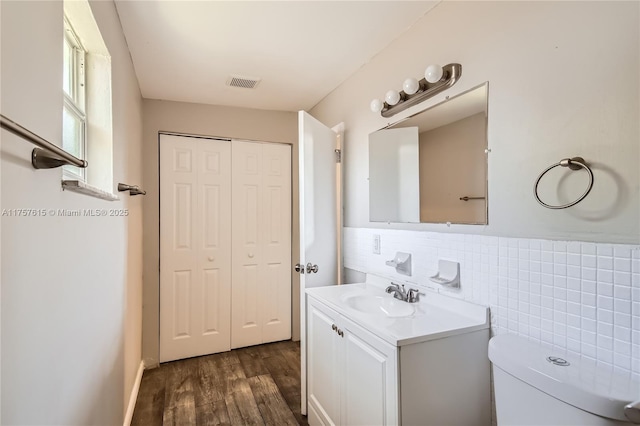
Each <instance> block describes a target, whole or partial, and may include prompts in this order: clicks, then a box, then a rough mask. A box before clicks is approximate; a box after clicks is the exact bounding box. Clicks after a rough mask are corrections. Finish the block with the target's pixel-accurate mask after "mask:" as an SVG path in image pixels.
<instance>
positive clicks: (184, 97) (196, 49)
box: [116, 0, 438, 111]
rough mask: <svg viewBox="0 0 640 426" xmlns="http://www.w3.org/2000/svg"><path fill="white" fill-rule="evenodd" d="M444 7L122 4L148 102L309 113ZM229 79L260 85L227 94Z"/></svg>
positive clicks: (133, 0)
mask: <svg viewBox="0 0 640 426" xmlns="http://www.w3.org/2000/svg"><path fill="white" fill-rule="evenodd" d="M437 3H438V1H253V2H251V1H184V0H182V1H180V0H174V1H160V0H152V1H140V0H116V7H117V10H118V14H119V15H120V20H121V22H122V27H123V30H124V34H125V37H126V39H127V43H128V45H129V49H130V51H131V56H132V58H133V64H134V67H135V70H136V74H137V76H138V81H139V83H140V89H141V91H142V96H143V97H145V98H150V99H165V100H174V101H183V102H196V103H205V104H214V105H230V106H239V107H248V108H259V109H268V110H282V111H296V110H299V109H305V110H308V109H310V108H312V107H313V106H314V105H316V104H317V103H318V102H320V100H322V98H324V97H325V96H326V95H328V94H329V93H330V92H331V91H332V90H333V89H335V88H336V87H337V86H338V85H340V83H342V82H343V81H345V80H346V79H347V78H348V77H349V76H351V75H352V74H354V73H355V72H356V71H357V70H358V69H359V68H360V67H361V66H362V65H364V64H365V63H367V62H368V61H369V60H370V59H371V58H372V57H373V56H375V55H376V54H377V53H378V52H380V51H381V50H382V49H384V47H386V46H387V45H388V44H389V43H390V42H391V41H392V40H394V39H395V38H397V37H398V36H399V35H401V34H402V33H403V32H405V31H406V30H407V29H408V28H409V27H410V26H411V25H412V24H413V23H415V22H416V21H417V20H418V19H420V18H421V17H422V16H423V15H424V14H425V13H426V12H428V11H429V10H430V9H431V8H433V7H434V6H435V5H436V4H437ZM231 74H238V75H241V76H246V77H258V78H261V79H262V81H261V82H260V83H259V84H258V85H257V87H256V88H255V89H243V88H236V87H230V86H227V85H226V81H227V79H228V77H229V75H231Z"/></svg>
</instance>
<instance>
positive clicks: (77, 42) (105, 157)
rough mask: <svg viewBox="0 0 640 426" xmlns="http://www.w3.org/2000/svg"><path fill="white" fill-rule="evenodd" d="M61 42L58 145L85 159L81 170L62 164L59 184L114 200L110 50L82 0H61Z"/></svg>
mask: <svg viewBox="0 0 640 426" xmlns="http://www.w3.org/2000/svg"><path fill="white" fill-rule="evenodd" d="M61 24H62V22H61ZM62 42H63V52H64V53H63V55H64V65H63V79H62V88H63V93H64V98H63V104H62V105H61V107H62V108H61V110H62V147H63V149H65V150H66V151H68V152H70V153H71V154H73V155H75V156H76V157H79V158H82V159H84V160H86V161H87V162H88V163H89V166H88V167H87V168H84V169H83V168H80V167H75V166H65V167H64V168H63V173H62V180H63V182H62V187H63V188H65V189H69V190H75V189H73V188H82V191H79V190H78V192H82V193H84V194H88V195H92V196H96V197H98V198H105V199H117V196H116V195H114V189H115V188H114V182H113V125H112V110H111V100H112V96H111V55H110V54H109V49H108V48H107V46H106V44H105V42H104V39H103V38H102V34H101V33H100V29H99V28H98V25H97V23H96V20H95V18H94V16H93V12H92V10H91V5H90V4H89V1H88V0H64V39H63V40H62ZM105 193H106V194H107V195H108V196H105Z"/></svg>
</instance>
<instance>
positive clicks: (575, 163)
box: [533, 157, 593, 209]
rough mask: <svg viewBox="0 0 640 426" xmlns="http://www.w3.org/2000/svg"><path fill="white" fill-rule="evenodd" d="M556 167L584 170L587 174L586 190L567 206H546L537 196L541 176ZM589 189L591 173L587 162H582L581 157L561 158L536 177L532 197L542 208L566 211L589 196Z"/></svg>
mask: <svg viewBox="0 0 640 426" xmlns="http://www.w3.org/2000/svg"><path fill="white" fill-rule="evenodd" d="M558 166H560V167H568V168H569V169H571V170H580V169H585V170H586V171H587V173H589V184H588V186H587V190H586V191H584V192H583V193H582V195H581V196H580V197H578V199H577V200H575V201H572V202H570V203H567V204H562V205H560V206H554V205H551V204H547V203H545V202H543V201H542V200H541V199H540V196H539V195H538V185H539V184H540V179H542V176H544V175H545V174H547V172H548V171H549V170H551V169H553V168H555V167H558ZM591 188H593V172H592V171H591V169H590V168H589V166H588V165H587V162H586V161H584V158H582V157H573V158H563V159H562V160H560V161H559V162H557V163H555V164H552V165H550V166H549V167H547V168H546V169H544V171H543V172H542V173H540V175H539V176H538V179H536V183H535V184H534V185H533V195H534V196H535V197H536V201H537V202H538V203H540V205H541V206H544V207H546V208H548V209H566V208H567V207H571V206H575V205H576V204H578V203H579V202H580V201H582V200H584V198H585V197H586V196H587V195H589V192H590V191H591Z"/></svg>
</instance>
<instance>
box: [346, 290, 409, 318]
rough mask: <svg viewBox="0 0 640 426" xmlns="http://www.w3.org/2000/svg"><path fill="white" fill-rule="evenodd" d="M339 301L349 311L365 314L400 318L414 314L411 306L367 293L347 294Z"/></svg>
mask: <svg viewBox="0 0 640 426" xmlns="http://www.w3.org/2000/svg"><path fill="white" fill-rule="evenodd" d="M341 299H342V301H343V302H344V303H345V304H346V305H347V306H348V307H350V308H351V309H355V310H356V311H360V312H363V313H365V314H373V315H384V316H386V317H389V318H400V317H408V316H411V315H413V314H414V313H415V312H416V309H415V307H414V306H413V305H411V304H409V303H407V302H402V301H400V300H397V299H394V298H393V297H390V296H378V295H373V294H369V293H350V294H349V293H348V294H345V295H343V296H342V298H341Z"/></svg>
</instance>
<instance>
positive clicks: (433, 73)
mask: <svg viewBox="0 0 640 426" xmlns="http://www.w3.org/2000/svg"><path fill="white" fill-rule="evenodd" d="M441 78H442V67H441V66H440V65H429V66H428V67H427V69H426V70H424V79H425V80H427V81H428V82H429V83H437V82H438V81H440V79H441Z"/></svg>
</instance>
